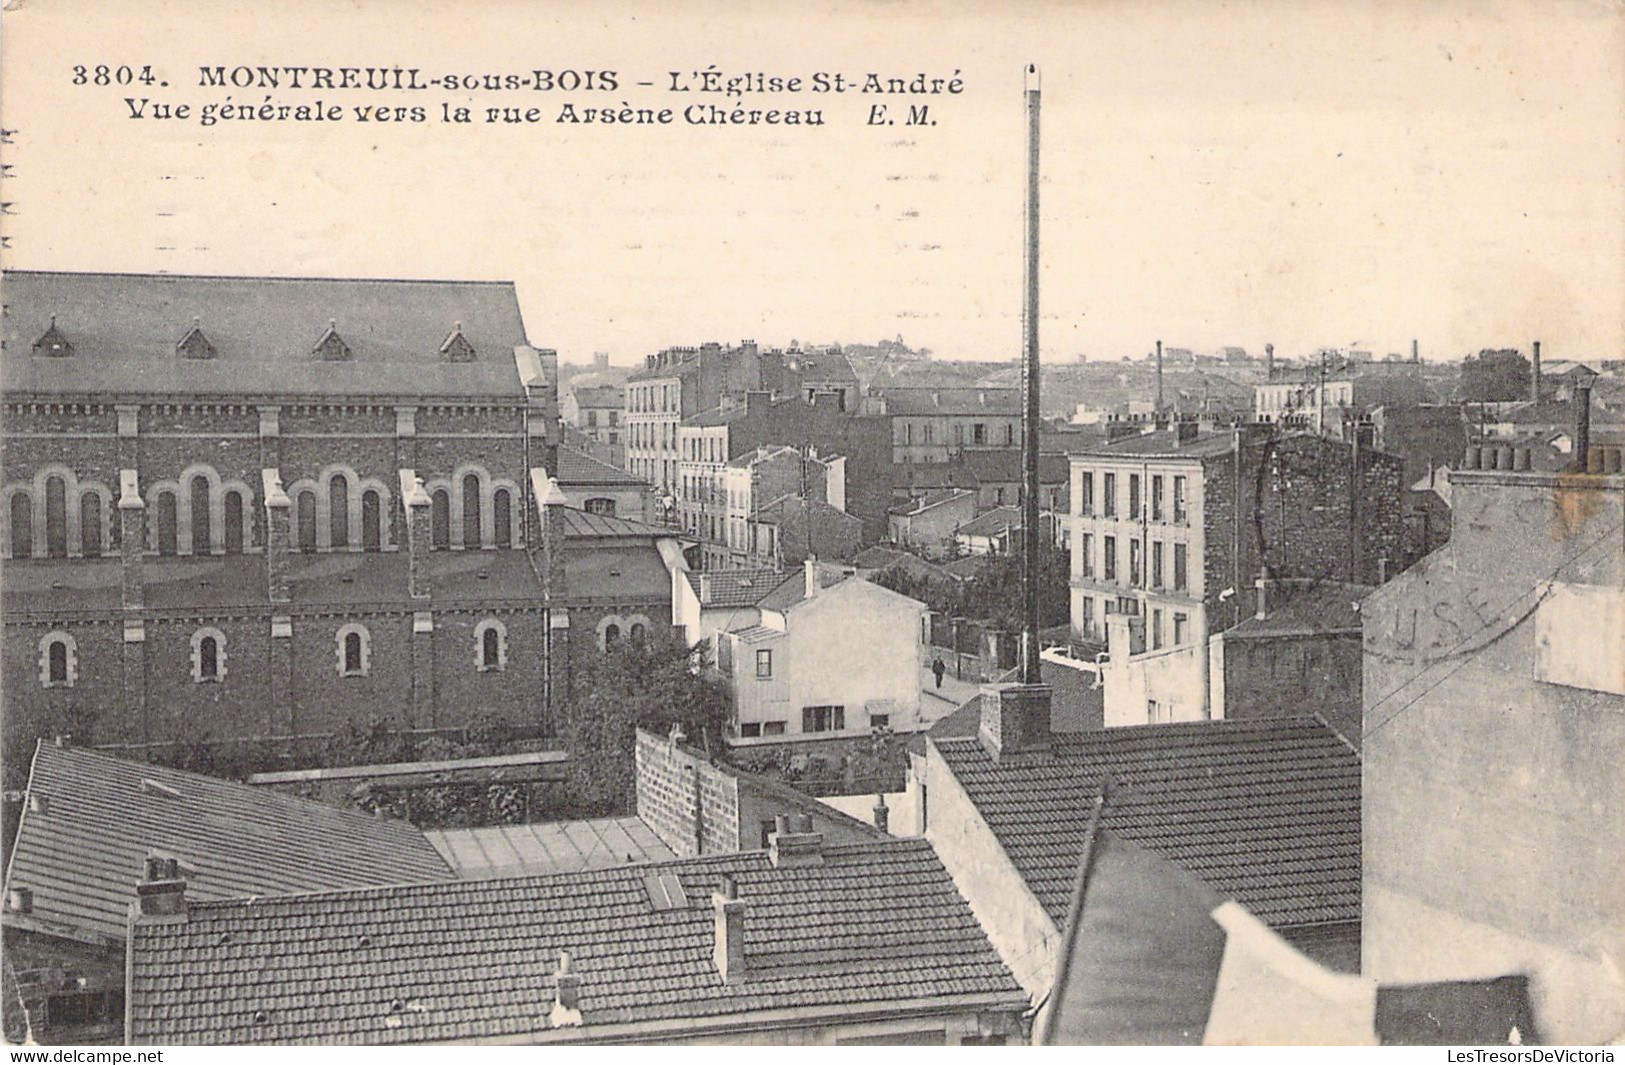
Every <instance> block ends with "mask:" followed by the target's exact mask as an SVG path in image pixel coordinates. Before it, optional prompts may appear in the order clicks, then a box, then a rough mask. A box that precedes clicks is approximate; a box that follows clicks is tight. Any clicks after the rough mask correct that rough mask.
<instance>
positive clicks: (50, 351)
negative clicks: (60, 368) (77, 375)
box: [34, 314, 73, 359]
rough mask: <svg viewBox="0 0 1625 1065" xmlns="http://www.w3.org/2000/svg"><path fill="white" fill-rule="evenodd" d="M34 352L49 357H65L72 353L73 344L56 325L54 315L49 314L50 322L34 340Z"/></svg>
mask: <svg viewBox="0 0 1625 1065" xmlns="http://www.w3.org/2000/svg"><path fill="white" fill-rule="evenodd" d="M34 354H35V355H43V356H45V357H46V358H50V359H65V358H68V357H70V356H72V355H73V345H72V344H70V343H68V338H67V337H65V336H63V335H62V330H60V329H58V328H57V327H56V315H54V314H53V315H51V324H50V325H48V326H46V328H45V332H44V333H41V334H40V338H39V339H38V340H36V341H34Z"/></svg>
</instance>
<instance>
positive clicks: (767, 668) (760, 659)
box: [756, 651, 773, 680]
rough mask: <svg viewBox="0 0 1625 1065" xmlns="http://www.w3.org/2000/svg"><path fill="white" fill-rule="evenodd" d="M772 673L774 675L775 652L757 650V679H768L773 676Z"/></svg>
mask: <svg viewBox="0 0 1625 1065" xmlns="http://www.w3.org/2000/svg"><path fill="white" fill-rule="evenodd" d="M772 675H773V652H772V651H757V652H756V677H757V679H758V680H762V679H766V678H768V677H771V676H772Z"/></svg>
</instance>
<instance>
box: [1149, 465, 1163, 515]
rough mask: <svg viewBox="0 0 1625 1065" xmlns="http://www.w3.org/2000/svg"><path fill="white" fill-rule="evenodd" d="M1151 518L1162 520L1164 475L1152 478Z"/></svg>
mask: <svg viewBox="0 0 1625 1065" xmlns="http://www.w3.org/2000/svg"><path fill="white" fill-rule="evenodd" d="M1151 520H1152V521H1161V520H1162V475H1161V474H1157V475H1155V476H1153V477H1152V478H1151Z"/></svg>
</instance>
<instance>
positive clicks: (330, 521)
mask: <svg viewBox="0 0 1625 1065" xmlns="http://www.w3.org/2000/svg"><path fill="white" fill-rule="evenodd" d="M327 531H328V534H329V535H328V543H330V544H332V545H333V547H334V548H335V549H337V548H343V547H349V546H350V482H349V481H346V480H345V479H344V476H343V475H342V474H337V473H335V474H334V475H333V479H332V480H330V481H328V482H327Z"/></svg>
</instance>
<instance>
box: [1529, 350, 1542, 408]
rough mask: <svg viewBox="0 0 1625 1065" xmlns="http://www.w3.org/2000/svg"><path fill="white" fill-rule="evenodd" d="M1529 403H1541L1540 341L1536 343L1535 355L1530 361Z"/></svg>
mask: <svg viewBox="0 0 1625 1065" xmlns="http://www.w3.org/2000/svg"><path fill="white" fill-rule="evenodd" d="M1529 363H1530V365H1529V402H1531V403H1539V402H1540V341H1538V340H1537V341H1535V345H1534V355H1533V357H1532V358H1531V359H1530V360H1529Z"/></svg>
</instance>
